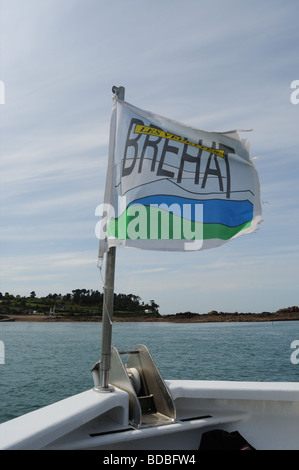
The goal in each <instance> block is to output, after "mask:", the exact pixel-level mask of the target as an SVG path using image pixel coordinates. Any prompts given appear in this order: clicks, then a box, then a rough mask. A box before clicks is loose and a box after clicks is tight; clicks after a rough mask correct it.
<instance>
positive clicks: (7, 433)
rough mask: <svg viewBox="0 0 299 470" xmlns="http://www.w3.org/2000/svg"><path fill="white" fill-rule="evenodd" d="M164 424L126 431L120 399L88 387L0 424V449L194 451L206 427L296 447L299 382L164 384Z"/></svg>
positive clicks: (262, 445)
mask: <svg viewBox="0 0 299 470" xmlns="http://www.w3.org/2000/svg"><path fill="white" fill-rule="evenodd" d="M166 384H167V386H168V388H169V391H170V393H171V395H172V397H173V400H174V403H175V407H176V418H175V419H174V420H173V421H172V422H171V423H170V424H165V425H163V424H160V425H158V426H150V425H149V426H146V425H145V426H142V427H140V428H134V427H133V426H131V425H130V424H129V396H128V393H127V392H125V391H123V390H120V389H118V388H115V390H114V391H112V392H106V393H98V392H96V391H95V390H94V389H91V390H88V391H86V392H83V393H80V394H78V395H75V396H73V397H70V398H67V399H65V400H62V401H59V402H57V403H54V404H52V405H49V406H46V407H44V408H41V409H39V410H36V411H33V412H31V413H28V414H26V415H23V416H21V417H18V418H15V419H13V420H11V421H8V422H6V423H3V424H1V425H0V448H1V449H22V450H25V449H34V450H38V449H53V450H54V449H55V450H59V449H67V450H73V449H76V450H91V449H98V450H99V449H102V450H124V449H125V450H130V449H134V450H137V449H138V450H140V449H145V450H172V449H173V450H178V449H180V450H196V449H198V448H199V445H200V441H201V436H202V434H203V433H205V432H207V431H210V430H212V429H223V430H227V431H230V432H231V431H236V430H237V431H239V432H240V434H241V435H242V436H243V437H244V438H245V439H246V440H247V441H248V442H249V443H250V444H251V445H252V446H253V447H254V448H255V449H257V450H263V449H279V450H280V449H291V450H295V449H299V437H298V436H299V384H297V383H289V382H288V383H283V382H274V383H273V382H228V381H192V380H190V381H185V380H170V381H166Z"/></svg>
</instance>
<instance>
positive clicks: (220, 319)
mask: <svg viewBox="0 0 299 470" xmlns="http://www.w3.org/2000/svg"><path fill="white" fill-rule="evenodd" d="M293 308H294V307H291V308H288V309H282V310H281V311H278V312H275V313H270V312H263V313H222V312H220V313H218V312H212V313H206V314H196V313H190V312H185V313H178V314H174V315H164V316H160V317H149V316H148V315H140V316H138V317H137V316H134V317H133V316H132V317H129V316H126V317H118V316H117V315H115V316H114V317H113V322H115V323H118V322H147V323H149V322H150V323H152V322H155V323H167V322H169V323H233V322H238V323H242V322H273V321H296V320H299V310H298V311H289V310H290V309H293ZM14 321H15V322H48V323H53V322H57V323H59V322H60V323H65V322H101V321H102V318H101V317H100V316H86V315H84V316H83V315H64V316H63V315H57V316H56V315H35V314H31V315H28V314H27V315H21V314H20V315H1V316H0V322H14Z"/></svg>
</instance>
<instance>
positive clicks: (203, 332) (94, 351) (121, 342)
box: [0, 321, 299, 423]
mask: <svg viewBox="0 0 299 470" xmlns="http://www.w3.org/2000/svg"><path fill="white" fill-rule="evenodd" d="M101 328H102V324H101V323H100V322H86V323H79V322H77V323H58V322H57V323H50V322H49V323H46V322H45V323H44V322H7V323H6V322H5V323H3V322H2V323H0V423H1V422H5V421H7V420H10V419H12V418H16V417H17V416H20V415H22V414H24V413H28V412H30V411H33V410H35V409H37V408H40V407H42V406H45V405H49V404H51V403H54V402H56V401H58V400H61V399H64V398H67V397H69V396H71V395H74V394H76V393H80V392H83V391H85V390H87V389H90V388H92V387H93V380H92V374H91V368H92V366H93V365H94V364H95V363H96V362H97V361H98V359H99V357H100V350H101ZM112 344H113V345H114V346H116V347H117V348H118V349H119V350H130V349H134V347H135V345H136V344H144V345H146V346H147V347H148V349H149V351H150V353H151V355H152V357H153V359H154V361H155V363H156V365H157V367H158V368H159V370H160V373H161V375H162V377H163V378H164V379H191V380H192V379H200V380H233V381H237V380H241V381H258V382H261V381H278V382H284V381H287V382H297V381H298V380H299V363H298V362H299V321H285V322H281V321H279V322H275V321H273V322H256V323H255V322H248V323H155V322H153V323H148V322H144V323H143V322H140V323H139V322H138V323H130V322H128V323H127V322H120V323H114V324H113V334H112ZM297 353H298V354H297Z"/></svg>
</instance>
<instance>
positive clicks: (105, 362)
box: [100, 86, 125, 391]
mask: <svg viewBox="0 0 299 470" xmlns="http://www.w3.org/2000/svg"><path fill="white" fill-rule="evenodd" d="M112 92H113V93H115V95H116V97H117V99H119V100H122V101H124V99H125V88H124V87H122V86H120V87H115V86H114V87H113V88H112ZM115 258H116V248H115V247H110V248H109V250H108V252H107V253H106V269H105V285H104V298H103V315H102V348H101V359H100V389H101V390H103V391H110V390H111V388H110V387H109V370H110V362H111V337H112V319H113V300H114V275H115Z"/></svg>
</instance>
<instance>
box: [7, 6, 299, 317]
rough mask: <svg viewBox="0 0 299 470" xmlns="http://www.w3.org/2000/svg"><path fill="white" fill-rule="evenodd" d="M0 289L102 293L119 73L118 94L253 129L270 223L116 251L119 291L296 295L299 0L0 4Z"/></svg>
mask: <svg viewBox="0 0 299 470" xmlns="http://www.w3.org/2000/svg"><path fill="white" fill-rule="evenodd" d="M0 14H1V20H0V21H1V24H0V26H1V34H0V41H1V42H0V80H2V82H3V83H4V85H5V104H1V105H0V126H1V136H0V138H1V141H0V154H1V155H0V156H1V160H0V197H1V199H0V211H1V217H0V262H1V272H0V291H1V292H2V293H5V292H10V293H13V294H20V295H29V294H30V292H31V291H32V290H35V292H36V293H37V295H39V296H42V295H47V294H48V293H54V292H56V293H62V294H64V293H67V292H71V291H72V290H73V289H76V288H86V289H98V290H100V291H102V279H101V276H100V273H99V270H98V269H97V267H96V264H97V251H98V240H97V238H96V236H95V225H96V223H97V221H98V219H97V217H96V216H95V209H96V207H97V205H98V204H100V203H101V202H103V191H104V185H105V174H106V166H107V151H108V138H109V121H110V115H111V108H112V93H111V88H112V86H113V85H122V86H124V87H125V88H126V100H127V101H128V102H130V103H132V104H134V105H135V106H137V107H140V108H143V109H145V110H149V111H153V112H155V113H157V114H160V115H163V116H167V117H169V118H171V119H175V120H177V121H180V122H184V123H186V124H189V125H192V126H194V127H198V128H201V129H205V130H209V131H225V130H229V129H236V128H243V129H248V128H250V129H251V128H252V129H253V132H252V133H250V134H249V135H248V134H246V136H245V137H246V138H249V140H250V142H251V156H252V157H257V158H256V160H255V165H256V168H257V170H258V173H259V177H260V183H261V199H262V208H263V223H262V224H261V225H260V228H259V230H258V231H257V232H256V233H255V234H252V235H247V236H243V237H240V238H239V239H236V240H233V241H232V242H230V243H228V244H226V245H223V246H222V247H220V248H217V249H215V250H206V251H202V252H200V251H199V252H191V253H176V254H172V253H163V254H162V255H161V253H158V252H157V253H155V252H146V251H144V252H140V251H136V250H128V249H122V248H119V249H118V250H117V269H116V279H115V291H116V292H122V293H134V294H138V295H140V297H141V298H142V300H143V301H145V302H148V301H149V300H150V299H154V300H155V301H156V302H157V303H158V304H159V305H160V312H161V313H162V314H167V313H176V312H180V311H187V310H190V311H193V312H198V313H205V312H208V311H210V310H212V309H216V310H219V311H233V312H234V311H239V312H249V311H252V312H261V311H275V310H277V309H279V308H282V307H286V306H290V305H298V304H299V299H298V287H299V286H298V280H299V279H298V278H299V269H298V265H299V256H298V253H299V250H298V248H299V241H298V235H299V230H298V228H299V221H298V208H299V203H298V196H299V177H298V170H299V164H298V134H299V132H298V123H299V104H298V105H294V104H292V103H291V100H290V96H291V92H292V90H291V88H290V85H291V82H292V81H294V80H299V68H298V65H299V28H298V14H299V6H298V1H297V0H288V1H287V2H286V1H280V0H258V1H256V0H253V1H251V2H245V1H240V0H238V1H235V0H228V1H226V2H224V1H222V0H208V1H200V0H186V1H185V2H181V1H177V0H171V1H170V0H159V1H156V0H152V1H151V2H149V1H142V0H141V1H140V0H139V1H135V0H126V1H125V2H123V1H120V0H118V1H117V0H111V1H109V2H108V1H103V0H84V1H82V0H63V1H61V0H43V1H39V0H26V1H23V0H2V1H1V3H0Z"/></svg>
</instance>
